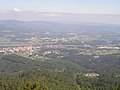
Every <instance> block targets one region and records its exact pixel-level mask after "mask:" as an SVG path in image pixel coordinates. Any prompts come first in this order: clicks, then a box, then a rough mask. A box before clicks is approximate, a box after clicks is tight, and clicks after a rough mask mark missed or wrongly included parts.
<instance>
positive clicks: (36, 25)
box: [0, 20, 120, 33]
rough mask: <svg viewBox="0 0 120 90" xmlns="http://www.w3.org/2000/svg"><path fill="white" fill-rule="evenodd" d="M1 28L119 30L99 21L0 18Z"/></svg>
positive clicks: (46, 30)
mask: <svg viewBox="0 0 120 90" xmlns="http://www.w3.org/2000/svg"><path fill="white" fill-rule="evenodd" d="M2 30H10V31H12V32H30V31H31V32H85V33H89V32H104V31H114V32H115V31H118V30H120V25H113V24H99V23H78V24H67V23H55V22H47V21H17V20H1V21H0V31H2Z"/></svg>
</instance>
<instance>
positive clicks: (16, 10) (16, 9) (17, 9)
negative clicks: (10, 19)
mask: <svg viewBox="0 0 120 90" xmlns="http://www.w3.org/2000/svg"><path fill="white" fill-rule="evenodd" d="M13 11H15V12H21V11H22V10H21V9H20V8H13Z"/></svg>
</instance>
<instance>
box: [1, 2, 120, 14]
mask: <svg viewBox="0 0 120 90" xmlns="http://www.w3.org/2000/svg"><path fill="white" fill-rule="evenodd" d="M0 10H1V11H2V10H14V11H38V12H61V13H82V14H120V0H0Z"/></svg>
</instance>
